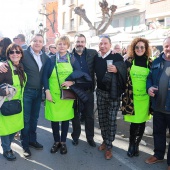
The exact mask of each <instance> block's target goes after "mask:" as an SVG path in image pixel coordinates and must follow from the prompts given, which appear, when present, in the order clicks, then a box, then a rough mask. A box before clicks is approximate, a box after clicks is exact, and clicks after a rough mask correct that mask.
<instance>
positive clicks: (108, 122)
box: [96, 89, 120, 149]
mask: <svg viewBox="0 0 170 170" xmlns="http://www.w3.org/2000/svg"><path fill="white" fill-rule="evenodd" d="M96 95H97V109H98V118H99V126H100V128H101V135H102V138H103V142H104V143H105V145H106V146H107V149H111V148H112V142H113V141H114V139H115V134H116V129H117V124H116V117H117V112H118V110H119V107H120V98H117V99H116V100H113V99H111V98H110V93H109V92H107V91H103V90H100V89H97V90H96Z"/></svg>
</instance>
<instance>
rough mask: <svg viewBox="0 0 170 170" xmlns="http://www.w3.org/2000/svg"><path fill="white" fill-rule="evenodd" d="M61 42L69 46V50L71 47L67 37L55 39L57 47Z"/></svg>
mask: <svg viewBox="0 0 170 170" xmlns="http://www.w3.org/2000/svg"><path fill="white" fill-rule="evenodd" d="M61 41H62V42H64V43H66V44H67V45H68V48H69V47H70V39H69V38H68V37H67V36H65V35H63V36H61V37H59V38H56V39H55V45H56V46H57V44H58V43H59V42H61Z"/></svg>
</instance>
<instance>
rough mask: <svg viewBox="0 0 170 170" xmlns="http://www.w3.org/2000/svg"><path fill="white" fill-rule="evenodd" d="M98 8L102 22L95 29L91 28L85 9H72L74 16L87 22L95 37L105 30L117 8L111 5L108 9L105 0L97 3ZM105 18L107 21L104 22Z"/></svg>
mask: <svg viewBox="0 0 170 170" xmlns="http://www.w3.org/2000/svg"><path fill="white" fill-rule="evenodd" d="M99 6H100V7H101V11H102V20H101V23H100V24H99V25H98V26H97V28H96V27H95V26H93V24H92V23H91V21H90V20H89V19H88V17H87V15H86V11H85V9H82V8H81V7H76V8H75V9H74V12H75V14H77V15H79V16H80V17H82V18H83V19H84V21H85V22H87V24H88V26H89V28H90V30H93V31H94V32H95V35H101V34H103V33H104V32H105V31H106V30H107V28H108V27H109V25H110V24H111V22H112V20H113V16H114V13H115V11H116V9H117V6H115V5H111V6H110V7H108V3H107V1H106V0H103V1H102V2H99ZM109 12H110V13H109ZM107 18H108V21H106V20H107Z"/></svg>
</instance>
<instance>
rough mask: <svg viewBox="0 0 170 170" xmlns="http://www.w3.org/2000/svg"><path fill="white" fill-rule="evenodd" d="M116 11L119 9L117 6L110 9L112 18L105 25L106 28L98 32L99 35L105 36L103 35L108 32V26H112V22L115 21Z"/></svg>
mask: <svg viewBox="0 0 170 170" xmlns="http://www.w3.org/2000/svg"><path fill="white" fill-rule="evenodd" d="M116 9H117V6H115V5H112V6H111V7H110V10H111V16H110V18H109V20H108V22H107V23H106V24H105V26H104V27H103V28H102V29H101V30H99V31H98V35H100V34H103V33H104V32H105V31H106V30H107V28H108V26H109V25H110V23H111V22H112V20H113V17H114V13H115V11H116Z"/></svg>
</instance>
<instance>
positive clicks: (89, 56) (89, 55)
mask: <svg viewBox="0 0 170 170" xmlns="http://www.w3.org/2000/svg"><path fill="white" fill-rule="evenodd" d="M74 53H75V49H73V51H72V53H71V55H72V56H74ZM85 53H86V62H87V66H88V70H89V73H90V76H91V78H92V82H93V87H92V90H93V91H94V89H95V84H96V83H95V74H94V57H95V56H96V55H98V53H97V51H96V50H93V49H87V48H85ZM75 66H76V69H78V70H81V68H80V66H78V67H77V63H76V64H75V65H74V64H73V69H74V70H75Z"/></svg>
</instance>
